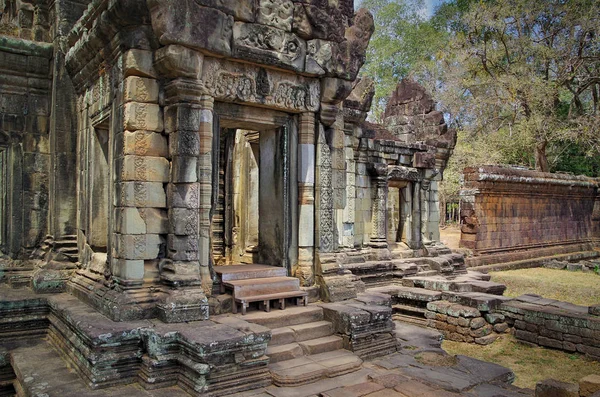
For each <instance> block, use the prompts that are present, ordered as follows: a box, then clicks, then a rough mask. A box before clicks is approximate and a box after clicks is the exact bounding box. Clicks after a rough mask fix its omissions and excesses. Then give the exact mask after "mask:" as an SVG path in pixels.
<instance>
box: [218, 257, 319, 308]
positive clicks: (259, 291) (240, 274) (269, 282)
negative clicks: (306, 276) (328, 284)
mask: <svg viewBox="0 0 600 397" xmlns="http://www.w3.org/2000/svg"><path fill="white" fill-rule="evenodd" d="M214 269H215V273H216V274H217V275H218V276H219V278H220V285H221V292H225V291H230V292H231V293H232V296H233V313H237V305H238V303H239V304H240V305H241V307H242V314H243V315H245V314H246V311H247V308H248V306H249V304H250V303H252V302H259V303H260V304H262V305H263V307H264V310H265V311H267V312H268V311H270V308H271V302H272V301H275V302H277V304H278V306H279V308H280V309H285V305H286V301H287V300H290V299H296V301H297V302H296V303H298V304H300V303H301V302H302V303H304V305H305V306H306V305H307V303H308V293H307V292H306V291H303V290H301V289H300V280H299V279H297V278H296V277H287V269H285V268H282V267H277V266H265V265H230V266H216V267H215V268H214Z"/></svg>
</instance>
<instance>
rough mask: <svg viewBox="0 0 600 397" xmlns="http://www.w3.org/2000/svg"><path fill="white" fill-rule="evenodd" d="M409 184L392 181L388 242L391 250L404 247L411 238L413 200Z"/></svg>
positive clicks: (388, 209)
mask: <svg viewBox="0 0 600 397" xmlns="http://www.w3.org/2000/svg"><path fill="white" fill-rule="evenodd" d="M408 185H409V183H408V182H402V181H390V183H389V186H388V198H387V211H386V215H387V225H388V227H387V242H388V245H389V247H390V248H391V249H394V248H397V247H399V246H400V247H402V248H404V246H403V244H401V243H404V244H406V243H407V241H408V239H409V238H410V232H411V229H410V221H411V202H410V201H411V198H410V189H409V188H407V186H408Z"/></svg>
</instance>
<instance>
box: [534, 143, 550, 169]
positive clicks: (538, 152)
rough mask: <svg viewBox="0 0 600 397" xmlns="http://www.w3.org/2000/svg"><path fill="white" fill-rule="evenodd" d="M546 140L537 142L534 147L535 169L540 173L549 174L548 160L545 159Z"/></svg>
mask: <svg viewBox="0 0 600 397" xmlns="http://www.w3.org/2000/svg"><path fill="white" fill-rule="evenodd" d="M546 145H548V142H547V141H546V140H542V141H539V142H538V143H537V144H536V147H535V169H536V170H538V171H542V172H550V166H549V165H548V158H547V157H546Z"/></svg>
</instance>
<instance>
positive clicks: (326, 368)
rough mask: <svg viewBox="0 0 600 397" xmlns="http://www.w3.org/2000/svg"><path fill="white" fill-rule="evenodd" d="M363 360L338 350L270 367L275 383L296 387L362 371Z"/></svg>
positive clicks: (345, 351)
mask: <svg viewBox="0 0 600 397" xmlns="http://www.w3.org/2000/svg"><path fill="white" fill-rule="evenodd" d="M361 364H362V360H361V359H360V358H358V357H357V356H356V355H354V354H353V353H351V352H349V351H347V350H336V351H332V352H327V353H321V354H315V355H312V356H306V357H301V358H296V359H293V360H288V361H283V362H280V363H274V364H270V365H269V370H270V371H271V376H272V377H273V383H274V384H275V385H277V386H283V387H285V386H287V387H295V386H301V385H305V384H308V383H312V382H316V381H317V380H319V379H323V378H332V377H335V376H339V375H343V374H347V373H350V372H354V371H357V370H358V369H360V367H361Z"/></svg>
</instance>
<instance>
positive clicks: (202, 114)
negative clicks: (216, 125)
mask: <svg viewBox="0 0 600 397" xmlns="http://www.w3.org/2000/svg"><path fill="white" fill-rule="evenodd" d="M212 122H213V114H212V111H211V110H209V109H202V108H201V107H199V106H198V105H191V104H180V105H172V106H167V107H166V108H165V132H166V133H167V134H171V133H173V132H175V131H193V132H196V133H197V132H198V131H200V128H201V126H202V123H212Z"/></svg>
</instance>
